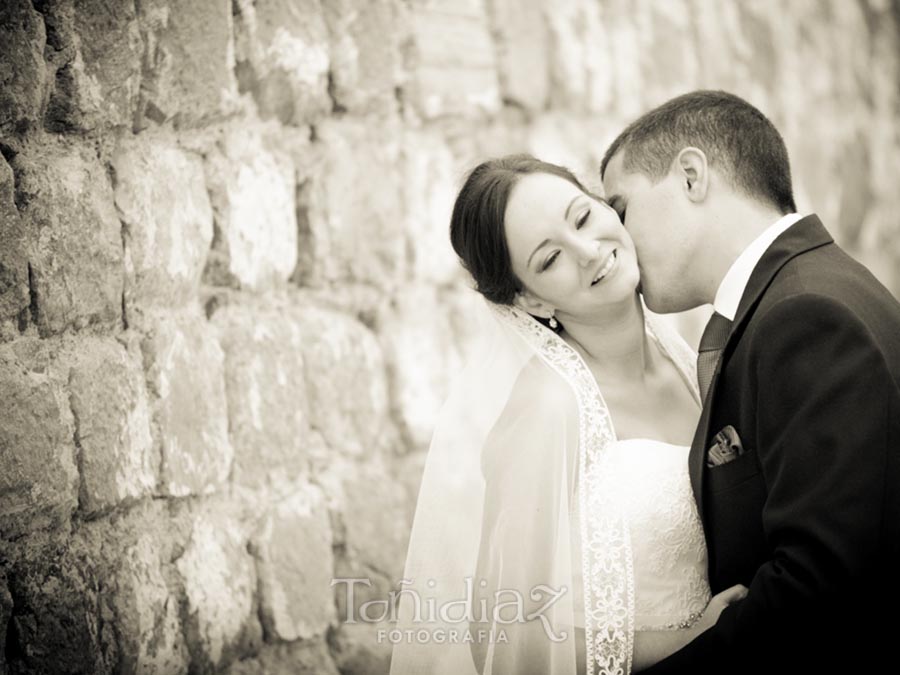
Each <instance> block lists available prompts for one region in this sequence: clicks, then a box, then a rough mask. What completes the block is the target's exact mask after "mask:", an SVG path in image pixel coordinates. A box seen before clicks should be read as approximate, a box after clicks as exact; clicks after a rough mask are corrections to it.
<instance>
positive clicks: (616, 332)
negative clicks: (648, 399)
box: [562, 293, 648, 381]
mask: <svg viewBox="0 0 900 675" xmlns="http://www.w3.org/2000/svg"><path fill="white" fill-rule="evenodd" d="M564 328H565V329H564V331H563V334H562V336H563V338H564V339H565V340H566V341H567V342H568V343H569V344H571V345H572V346H573V347H575V349H577V350H578V351H579V352H580V353H581V355H582V357H584V359H585V360H586V361H588V363H589V364H590V365H595V366H597V368H598V369H600V370H601V371H602V372H603V373H604V375H605V376H607V377H609V378H611V379H612V378H615V379H616V380H619V379H623V380H625V379H627V380H632V381H633V379H634V378H643V376H644V371H645V370H646V367H647V362H648V352H647V342H646V335H645V331H644V309H643V306H642V305H641V300H640V297H639V296H638V294H637V293H635V295H634V298H633V299H631V300H629V301H627V302H624V303H622V304H621V305H616V306H613V307H610V308H609V309H608V310H607V311H605V312H603V313H602V314H598V315H597V316H594V317H592V318H591V321H590V322H579V321H576V320H572V319H569V321H567V322H566V323H565V327H564Z"/></svg>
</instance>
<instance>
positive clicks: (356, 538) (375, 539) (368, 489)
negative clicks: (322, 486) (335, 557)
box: [339, 459, 412, 581]
mask: <svg viewBox="0 0 900 675" xmlns="http://www.w3.org/2000/svg"><path fill="white" fill-rule="evenodd" d="M339 510H340V513H341V520H342V522H343V526H344V528H345V533H346V542H345V543H346V550H347V553H348V558H349V561H350V564H351V566H352V565H355V564H357V563H362V564H363V565H365V566H367V567H369V568H371V569H373V570H375V571H376V572H378V573H380V574H381V575H383V576H384V577H386V578H387V579H389V580H391V581H396V580H397V579H400V578H401V576H402V575H403V564H404V562H405V561H406V547H407V544H408V542H409V530H410V526H411V524H412V519H411V516H412V504H411V502H410V501H409V498H408V496H407V495H406V493H405V492H404V491H403V490H402V489H398V486H397V481H396V478H395V475H394V471H393V468H392V466H391V465H390V464H388V463H387V462H385V461H383V460H380V459H375V460H371V461H369V462H366V463H365V464H361V465H359V466H357V467H356V468H355V470H352V471H350V473H349V475H348V476H347V477H346V479H345V480H344V482H343V490H342V495H341V505H340V507H339ZM356 569H357V570H358V571H362V570H363V568H362V567H359V566H358V565H356Z"/></svg>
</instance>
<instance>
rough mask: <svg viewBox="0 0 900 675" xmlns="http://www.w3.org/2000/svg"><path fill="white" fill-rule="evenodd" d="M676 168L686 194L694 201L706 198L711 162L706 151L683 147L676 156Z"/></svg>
mask: <svg viewBox="0 0 900 675" xmlns="http://www.w3.org/2000/svg"><path fill="white" fill-rule="evenodd" d="M674 165H675V166H674V167H673V168H674V169H675V171H676V172H678V176H679V178H680V180H681V186H682V189H683V190H684V194H685V196H686V197H687V198H688V199H689V200H690V201H692V202H702V201H703V200H704V199H706V192H707V190H708V189H709V164H708V162H707V161H706V153H705V152H703V151H702V150H700V149H699V148H694V147H687V148H682V149H681V152H679V153H678V156H677V157H676V158H675V162H674Z"/></svg>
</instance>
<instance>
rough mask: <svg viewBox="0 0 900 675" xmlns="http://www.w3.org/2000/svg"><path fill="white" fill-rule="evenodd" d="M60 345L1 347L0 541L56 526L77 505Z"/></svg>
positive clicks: (28, 342)
mask: <svg viewBox="0 0 900 675" xmlns="http://www.w3.org/2000/svg"><path fill="white" fill-rule="evenodd" d="M54 347H55V348H57V349H58V345H49V344H47V343H46V342H44V341H41V340H38V339H33V338H23V339H22V340H19V341H17V342H13V343H7V344H4V345H0V401H3V415H2V416H0V495H3V499H2V501H0V537H2V538H9V537H15V536H19V535H21V534H24V533H26V532H30V531H33V530H35V529H39V528H45V527H49V526H51V525H54V524H58V523H59V522H60V521H62V520H65V519H67V518H68V517H69V515H70V514H71V513H72V511H73V510H74V509H75V507H76V506H77V503H78V469H77V466H76V459H75V458H76V448H75V441H74V430H75V425H74V420H73V418H72V412H71V410H70V408H69V400H68V396H67V394H66V391H65V378H66V373H65V372H60V370H59V368H58V367H57V366H54V365H51V359H50V353H51V350H52V349H54Z"/></svg>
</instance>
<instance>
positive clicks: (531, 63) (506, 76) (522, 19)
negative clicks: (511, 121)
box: [488, 0, 555, 111]
mask: <svg viewBox="0 0 900 675" xmlns="http://www.w3.org/2000/svg"><path fill="white" fill-rule="evenodd" d="M554 7H555V5H554V4H553V3H546V2H527V3H522V2H516V1H515V0H491V1H490V3H489V10H488V11H489V14H490V18H491V22H490V23H491V29H492V31H491V33H492V36H493V38H494V41H495V46H496V51H497V69H498V72H499V78H500V88H501V91H502V92H503V99H504V100H505V101H510V102H515V103H516V104H517V105H520V106H522V107H523V108H527V109H529V110H534V111H539V110H543V109H544V107H545V106H546V104H547V100H548V94H549V91H550V63H549V61H550V59H551V58H552V56H551V54H550V45H549V35H548V29H547V16H546V14H547V13H552V12H553V11H554Z"/></svg>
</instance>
